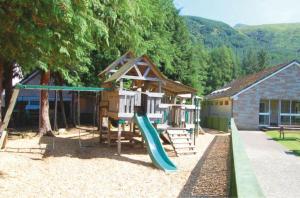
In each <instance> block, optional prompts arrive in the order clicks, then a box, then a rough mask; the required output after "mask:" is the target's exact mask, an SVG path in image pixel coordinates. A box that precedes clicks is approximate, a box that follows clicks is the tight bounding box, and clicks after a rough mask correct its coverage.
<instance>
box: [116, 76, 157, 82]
mask: <svg viewBox="0 0 300 198" xmlns="http://www.w3.org/2000/svg"><path fill="white" fill-rule="evenodd" d="M122 78H126V79H132V80H148V81H161V80H160V79H158V78H152V77H139V76H130V75H124V76H122Z"/></svg>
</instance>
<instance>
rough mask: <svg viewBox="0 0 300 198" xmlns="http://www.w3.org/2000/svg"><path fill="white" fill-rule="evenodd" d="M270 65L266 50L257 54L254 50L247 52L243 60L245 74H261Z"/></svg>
mask: <svg viewBox="0 0 300 198" xmlns="http://www.w3.org/2000/svg"><path fill="white" fill-rule="evenodd" d="M267 65H268V54H267V52H266V51H265V50H260V51H259V52H256V51H254V50H252V49H250V50H249V51H247V53H246V55H245V56H244V57H243V60H242V68H243V70H244V73H245V74H252V73H256V72H259V71H261V70H263V69H265V68H266V66H267Z"/></svg>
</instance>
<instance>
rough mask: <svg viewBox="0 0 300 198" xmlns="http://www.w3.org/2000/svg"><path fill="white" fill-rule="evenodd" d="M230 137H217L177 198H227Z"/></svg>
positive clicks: (228, 189)
mask: <svg viewBox="0 0 300 198" xmlns="http://www.w3.org/2000/svg"><path fill="white" fill-rule="evenodd" d="M230 166H231V158H230V136H229V135H217V136H216V137H215V139H214V140H213V141H212V143H211V145H210V146H209V148H208V149H207V150H206V152H205V153H204V155H203V157H202V158H201V159H200V161H199V162H198V164H197V165H196V166H195V168H194V170H193V171H192V173H191V175H190V177H189V179H188V181H187V183H186V184H185V186H184V187H183V189H182V191H181V193H180V195H179V197H229V191H230V173H231V172H230V170H231V169H230Z"/></svg>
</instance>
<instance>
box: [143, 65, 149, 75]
mask: <svg viewBox="0 0 300 198" xmlns="http://www.w3.org/2000/svg"><path fill="white" fill-rule="evenodd" d="M150 70H151V68H150V67H149V66H148V67H147V69H146V71H145V73H144V75H143V77H147V75H148V74H149V72H150Z"/></svg>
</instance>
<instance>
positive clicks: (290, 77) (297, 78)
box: [233, 64, 300, 129]
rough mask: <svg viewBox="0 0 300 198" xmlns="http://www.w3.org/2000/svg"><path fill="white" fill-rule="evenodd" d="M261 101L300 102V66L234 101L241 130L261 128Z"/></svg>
mask: <svg viewBox="0 0 300 198" xmlns="http://www.w3.org/2000/svg"><path fill="white" fill-rule="evenodd" d="M261 99H267V100H268V99H270V100H300V66H298V65H297V64H294V65H291V66H290V67H288V68H286V69H284V70H283V71H281V72H279V73H277V74H276V75H274V76H272V77H270V78H269V79H266V80H265V81H263V82H261V83H259V84H257V85H256V86H254V87H252V88H250V89H248V90H247V91H245V92H243V93H241V94H240V95H238V96H237V98H236V99H235V100H233V117H234V118H235V122H236V124H237V127H238V128H239V129H258V128H259V101H260V100H261Z"/></svg>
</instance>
